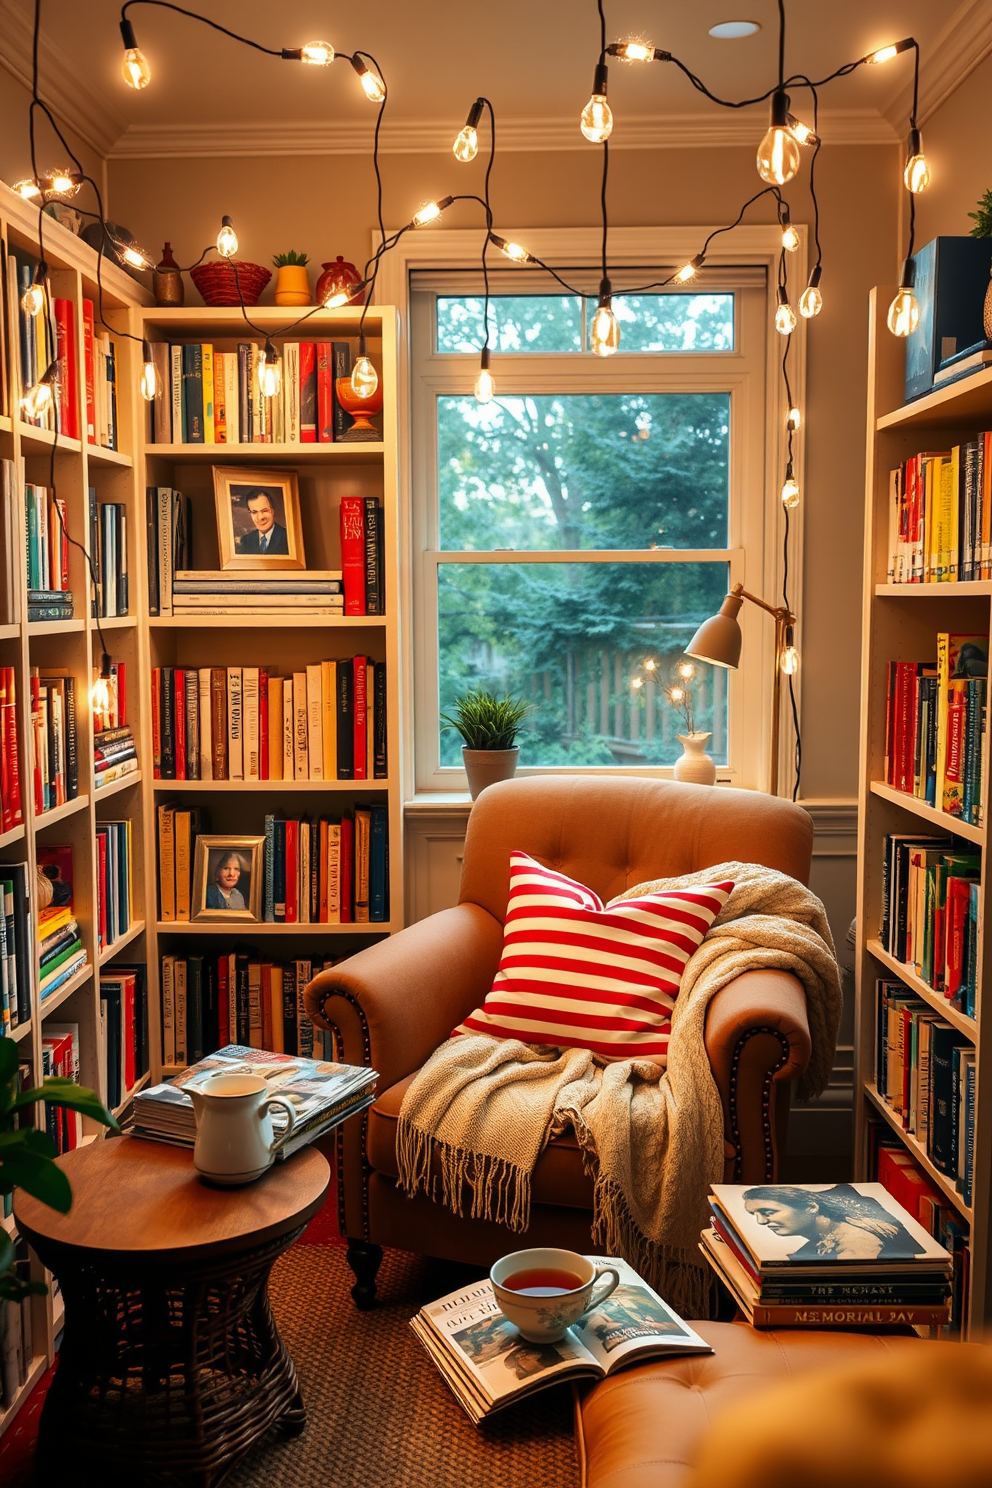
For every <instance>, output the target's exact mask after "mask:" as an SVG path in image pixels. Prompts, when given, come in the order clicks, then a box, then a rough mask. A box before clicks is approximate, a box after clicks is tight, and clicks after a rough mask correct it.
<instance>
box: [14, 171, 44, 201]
mask: <svg viewBox="0 0 992 1488" xmlns="http://www.w3.org/2000/svg"><path fill="white" fill-rule="evenodd" d="M11 190H12V191H15V192H16V193H17V195H18V196H19V197H21V198H22V199H23V200H24V201H38V200H40V198H41V187H40V186H39V185H38V182H37V181H32V180H31V179H30V177H29V178H28V179H26V180H24V181H15V182H14V185H13V186H12V187H11Z"/></svg>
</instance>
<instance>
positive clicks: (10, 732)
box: [3, 667, 24, 827]
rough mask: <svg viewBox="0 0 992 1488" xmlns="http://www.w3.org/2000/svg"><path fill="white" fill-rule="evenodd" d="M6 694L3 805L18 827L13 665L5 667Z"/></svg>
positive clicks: (18, 759)
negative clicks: (4, 791)
mask: <svg viewBox="0 0 992 1488" xmlns="http://www.w3.org/2000/svg"><path fill="white" fill-rule="evenodd" d="M6 695H7V705H6V717H7V727H6V731H5V735H4V739H5V742H4V746H3V752H4V760H5V763H6V765H7V792H6V793H5V795H4V805H5V809H6V811H7V813H8V817H9V825H10V826H11V827H19V826H20V825H21V823H22V822H23V821H24V808H23V806H22V804H21V755H20V748H19V745H18V739H17V680H16V673H15V671H14V668H13V667H7V687H6ZM8 751H9V756H8Z"/></svg>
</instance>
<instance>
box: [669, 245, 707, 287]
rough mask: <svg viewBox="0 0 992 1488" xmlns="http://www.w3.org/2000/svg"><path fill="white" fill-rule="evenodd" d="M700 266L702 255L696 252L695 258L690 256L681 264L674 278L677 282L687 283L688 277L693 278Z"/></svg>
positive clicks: (701, 264)
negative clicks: (686, 261)
mask: <svg viewBox="0 0 992 1488" xmlns="http://www.w3.org/2000/svg"><path fill="white" fill-rule="evenodd" d="M702 266H703V255H702V254H701V253H697V254H696V256H695V258H690V260H689V262H688V263H684V264H683V265H682V267H681V268H680V269H679V271H678V273H677V274H676V275H675V278H676V280H677V281H678V283H679V284H688V282H689V280H690V279H695V277H696V275H697V274H698V273H699V270H700V269H701V268H702Z"/></svg>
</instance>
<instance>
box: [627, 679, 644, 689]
mask: <svg viewBox="0 0 992 1488" xmlns="http://www.w3.org/2000/svg"><path fill="white" fill-rule="evenodd" d="M630 685H631V687H632V688H633V689H634V691H635V692H638V691H639V690H640V689H641V688H642V687H643V686H644V678H643V677H631V679H630Z"/></svg>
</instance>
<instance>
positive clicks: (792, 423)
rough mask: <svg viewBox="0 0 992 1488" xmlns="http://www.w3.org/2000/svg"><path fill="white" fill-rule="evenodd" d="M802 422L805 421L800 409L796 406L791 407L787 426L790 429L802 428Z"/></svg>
mask: <svg viewBox="0 0 992 1488" xmlns="http://www.w3.org/2000/svg"><path fill="white" fill-rule="evenodd" d="M802 422H803V416H802V413H801V412H800V411H799V409H798V408H795V407H793V408H790V409H789V416H788V418H787V419H786V421H785V424H786V428H788V429H800V428H802Z"/></svg>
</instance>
